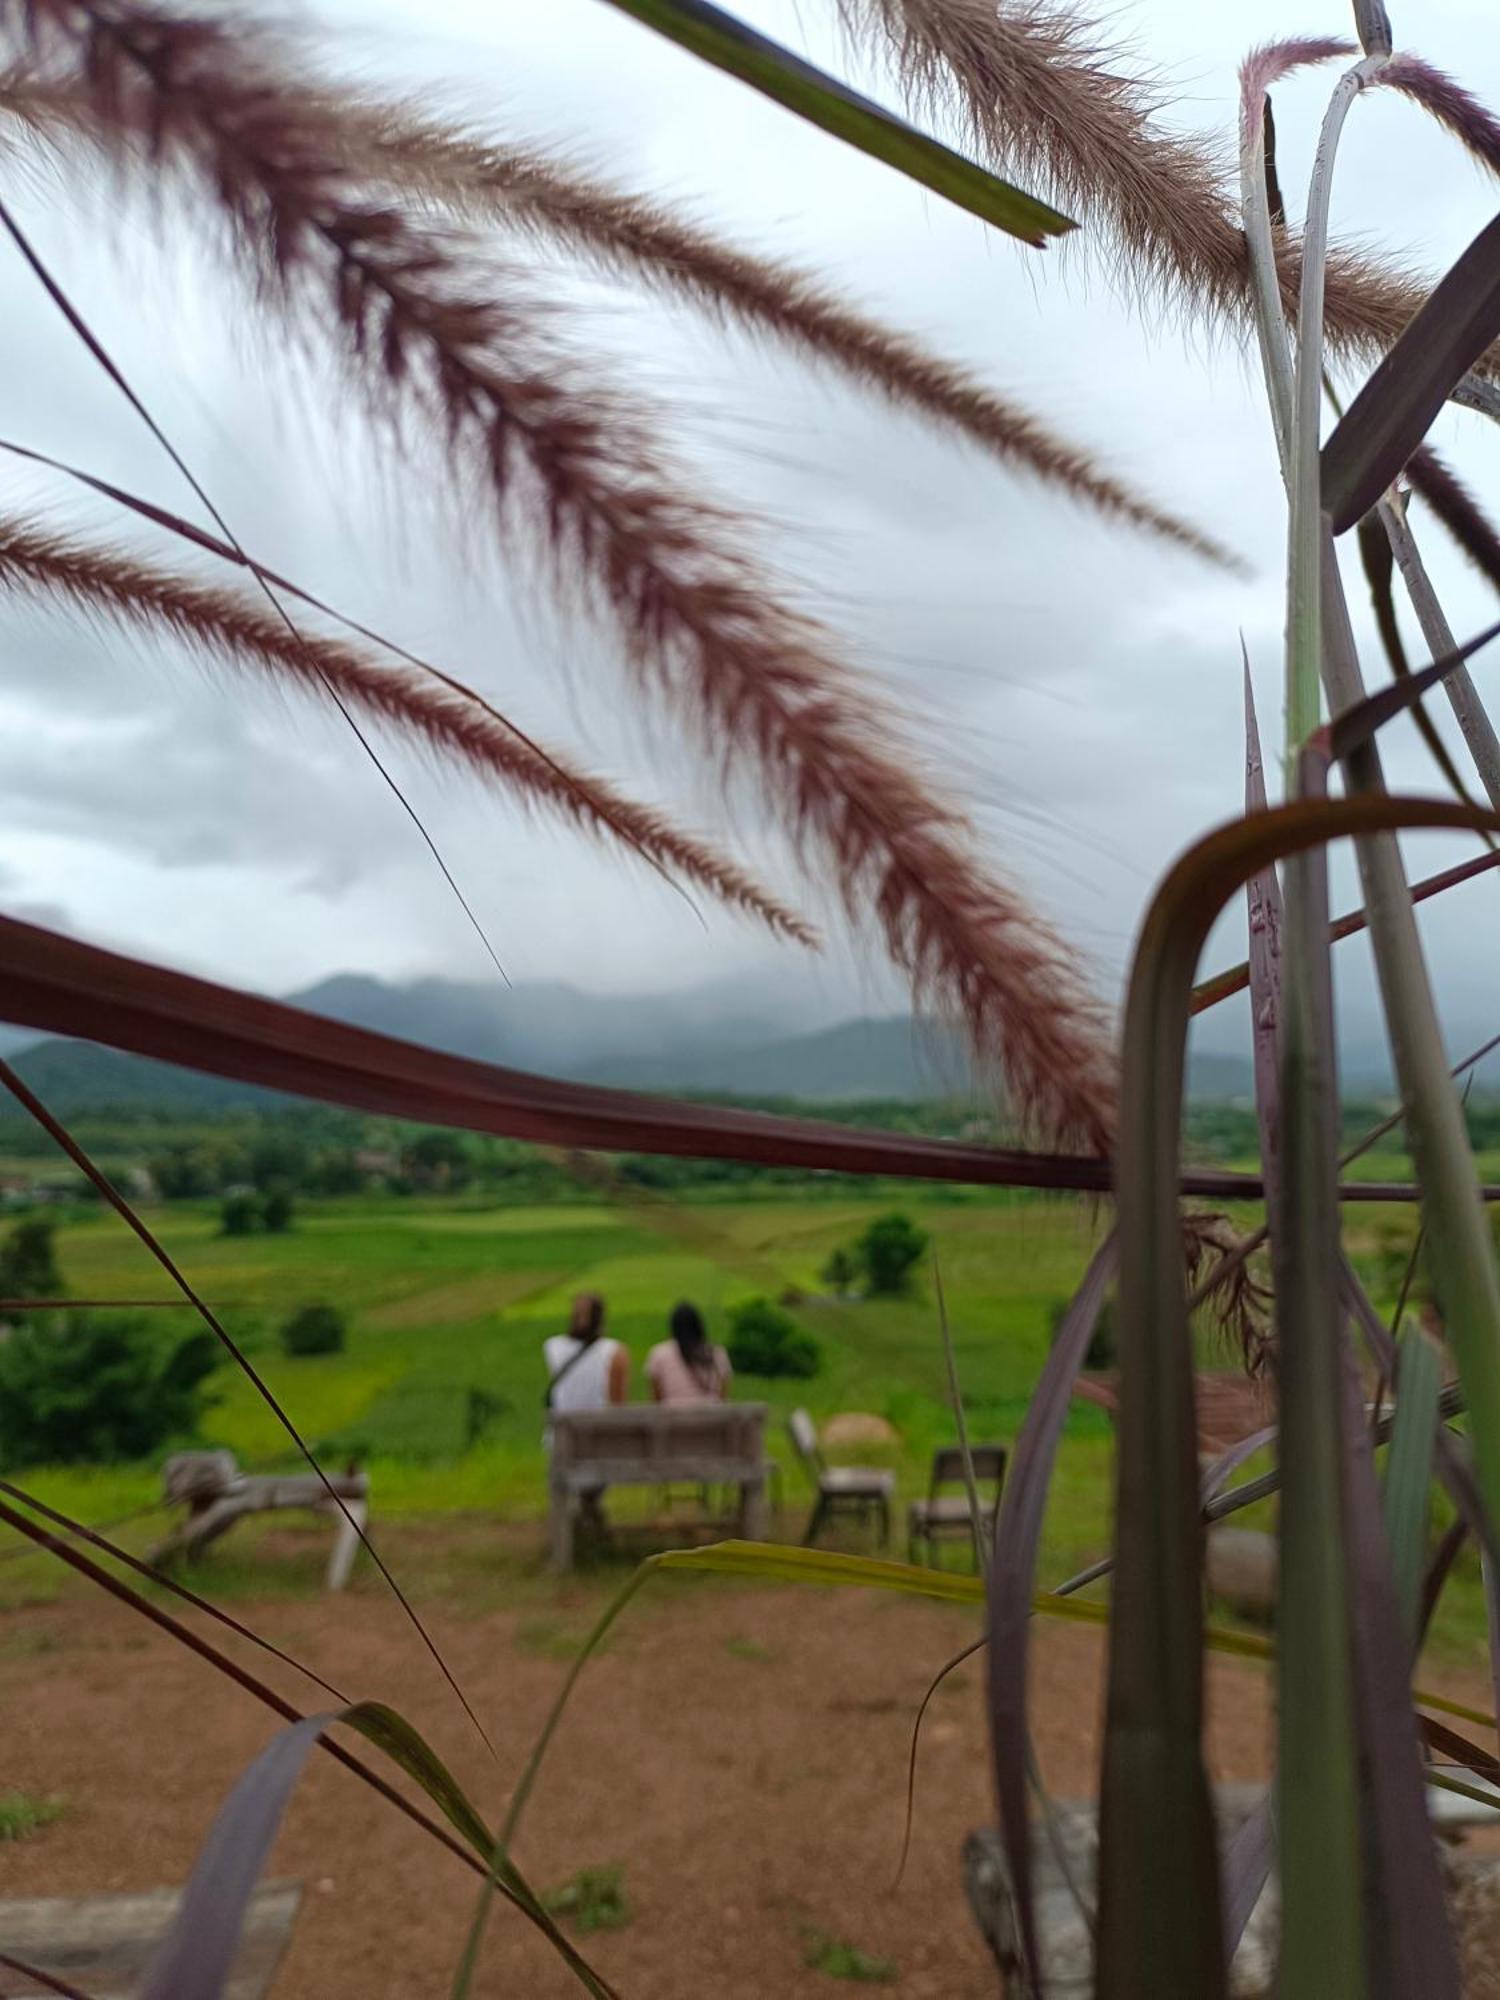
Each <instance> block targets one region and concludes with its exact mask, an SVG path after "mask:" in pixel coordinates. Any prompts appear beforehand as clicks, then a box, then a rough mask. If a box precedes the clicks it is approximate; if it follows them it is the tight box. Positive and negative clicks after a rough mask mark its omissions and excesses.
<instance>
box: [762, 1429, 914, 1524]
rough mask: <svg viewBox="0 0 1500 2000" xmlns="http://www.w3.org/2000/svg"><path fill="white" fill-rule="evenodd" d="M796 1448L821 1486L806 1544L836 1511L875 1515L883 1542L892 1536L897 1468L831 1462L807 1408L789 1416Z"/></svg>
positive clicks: (860, 1516) (863, 1518) (866, 1518)
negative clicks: (892, 1503) (822, 1447)
mask: <svg viewBox="0 0 1500 2000" xmlns="http://www.w3.org/2000/svg"><path fill="white" fill-rule="evenodd" d="M786 1427H787V1431H788V1434H789V1435H790V1437H791V1440H792V1449H793V1450H794V1451H795V1452H796V1454H797V1456H798V1458H799V1459H800V1460H801V1461H802V1469H803V1471H804V1472H806V1474H807V1476H808V1478H809V1479H810V1480H811V1481H812V1483H813V1485H814V1486H816V1488H817V1490H818V1497H817V1500H816V1501H815V1502H814V1504H813V1510H812V1515H811V1517H810V1518H809V1520H808V1523H807V1533H806V1534H805V1535H804V1536H803V1537H802V1541H803V1545H804V1546H805V1547H810V1546H811V1544H812V1543H814V1542H815V1541H816V1540H817V1539H818V1535H819V1533H820V1531H821V1530H822V1528H823V1526H824V1524H825V1522H827V1521H830V1520H831V1519H832V1518H833V1517H834V1515H836V1514H853V1515H854V1516H855V1517H856V1519H858V1520H859V1521H860V1522H861V1523H864V1522H867V1521H869V1520H870V1519H871V1518H872V1517H873V1518H874V1519H875V1520H877V1521H878V1522H879V1524H880V1545H881V1547H882V1548H885V1547H887V1546H888V1545H889V1543H890V1539H891V1495H892V1494H893V1493H894V1492H895V1490H896V1475H895V1473H894V1472H880V1471H878V1470H877V1469H876V1468H875V1467H874V1466H872V1465H829V1464H827V1463H826V1462H825V1460H824V1457H823V1453H822V1451H821V1450H820V1449H819V1446H818V1433H817V1429H816V1427H815V1425H814V1424H813V1420H812V1418H811V1417H810V1416H809V1415H808V1414H807V1412H806V1410H793V1411H792V1413H791V1415H790V1416H789V1417H788V1418H787V1420H786Z"/></svg>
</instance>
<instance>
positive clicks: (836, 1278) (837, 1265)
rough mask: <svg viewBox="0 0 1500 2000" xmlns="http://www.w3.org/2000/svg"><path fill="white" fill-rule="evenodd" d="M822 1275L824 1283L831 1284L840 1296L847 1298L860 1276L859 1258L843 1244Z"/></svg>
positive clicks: (824, 1267)
mask: <svg viewBox="0 0 1500 2000" xmlns="http://www.w3.org/2000/svg"><path fill="white" fill-rule="evenodd" d="M821 1275H822V1279H823V1283H824V1284H825V1285H829V1286H831V1287H832V1289H833V1291H834V1292H835V1294H836V1295H837V1296H838V1297H839V1298H841V1299H842V1298H847V1297H848V1295H849V1293H850V1292H852V1291H853V1290H854V1285H855V1280H856V1279H857V1278H858V1277H859V1260H858V1259H857V1258H856V1256H855V1255H854V1252H853V1251H852V1250H849V1249H846V1248H845V1247H844V1246H843V1245H842V1244H841V1245H840V1246H839V1248H838V1249H837V1250H835V1251H834V1252H833V1254H832V1256H831V1257H830V1258H829V1259H828V1262H827V1263H826V1264H825V1265H824V1266H823V1270H822V1274H821Z"/></svg>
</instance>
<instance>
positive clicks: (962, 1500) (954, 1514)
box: [906, 1444, 1005, 1563]
mask: <svg viewBox="0 0 1500 2000" xmlns="http://www.w3.org/2000/svg"><path fill="white" fill-rule="evenodd" d="M969 1456H970V1458H971V1459H972V1460H973V1462H974V1483H975V1485H976V1486H977V1487H978V1488H979V1501H980V1505H981V1507H982V1508H983V1509H984V1512H985V1515H986V1517H987V1519H988V1521H989V1524H990V1527H991V1528H993V1527H994V1525H995V1517H996V1515H998V1513H999V1512H1000V1495H1001V1492H1002V1491H1003V1489H1004V1486H1005V1447H1004V1445H1000V1444H977V1445H975V1446H974V1448H973V1450H972V1451H971V1452H970V1454H969ZM954 1486H956V1487H957V1488H958V1491H957V1493H956V1494H954V1493H945V1492H944V1491H943V1488H944V1487H954ZM989 1488H993V1496H992V1495H991V1493H990V1492H989V1491H987V1489H989ZM940 1541H961V1542H964V1543H966V1544H967V1546H968V1547H969V1549H970V1550H971V1551H972V1549H973V1547H974V1524H973V1522H972V1521H971V1520H970V1518H969V1488H968V1481H967V1480H966V1478H965V1476H964V1455H963V1453H962V1452H961V1451H960V1450H959V1448H958V1446H957V1445H952V1444H950V1445H944V1446H942V1447H941V1449H940V1450H938V1451H935V1452H934V1453H933V1454H932V1478H931V1481H930V1483H929V1485H928V1488H927V1498H926V1499H925V1500H913V1501H912V1503H911V1507H910V1509H909V1511H908V1513H907V1517H906V1546H907V1554H908V1555H909V1556H910V1558H911V1560H912V1561H913V1562H916V1561H917V1560H918V1556H917V1545H918V1543H919V1542H920V1543H924V1544H925V1545H926V1553H925V1555H923V1556H922V1558H921V1560H922V1561H923V1562H927V1563H930V1562H931V1561H932V1559H933V1556H934V1553H935V1551H936V1545H937V1543H938V1542H940Z"/></svg>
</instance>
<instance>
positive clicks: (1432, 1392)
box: [1383, 1321, 1443, 1652]
mask: <svg viewBox="0 0 1500 2000" xmlns="http://www.w3.org/2000/svg"><path fill="white" fill-rule="evenodd" d="M1400 1357H1401V1358H1400V1361H1399V1363H1398V1365H1397V1369H1396V1428H1395V1430H1394V1431H1393V1432H1392V1434H1391V1449H1390V1456H1389V1457H1388V1458H1387V1460H1386V1468H1385V1491H1384V1495H1383V1499H1384V1509H1385V1532H1386V1539H1387V1541H1389V1543H1390V1545H1391V1572H1392V1576H1393V1578H1394V1582H1395V1590H1396V1601H1397V1603H1398V1604H1399V1606H1400V1608H1401V1618H1402V1622H1403V1623H1404V1625H1405V1628H1406V1631H1407V1634H1408V1637H1409V1638H1410V1640H1411V1643H1412V1649H1413V1652H1415V1648H1416V1641H1417V1637H1418V1633H1419V1630H1420V1618H1421V1607H1422V1584H1423V1578H1424V1575H1425V1573H1426V1569H1427V1524H1428V1520H1429V1517H1430V1507H1429V1488H1430V1487H1431V1484H1432V1461H1433V1452H1434V1448H1435V1447H1434V1434H1435V1432H1436V1429H1437V1421H1438V1396H1439V1394H1440V1393H1441V1390H1442V1386H1443V1384H1442V1364H1441V1361H1440V1359H1439V1356H1438V1351H1437V1349H1436V1348H1435V1347H1434V1346H1433V1344H1432V1342H1431V1341H1430V1340H1429V1339H1428V1338H1427V1336H1426V1334H1425V1333H1424V1332H1423V1331H1422V1329H1421V1328H1420V1327H1419V1326H1418V1325H1417V1324H1416V1323H1415V1321H1408V1323H1407V1326H1406V1330H1405V1332H1404V1333H1403V1334H1402V1336H1401V1342H1400Z"/></svg>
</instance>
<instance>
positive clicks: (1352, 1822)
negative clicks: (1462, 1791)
mask: <svg viewBox="0 0 1500 2000" xmlns="http://www.w3.org/2000/svg"><path fill="white" fill-rule="evenodd" d="M1303 366H1304V367H1305V366H1306V357H1305V356H1304V358H1303ZM1294 436H1295V428H1294ZM1303 761H1304V766H1306V765H1309V764H1312V763H1313V762H1314V760H1312V759H1305V760H1303ZM1310 782H1311V784H1312V786H1313V788H1314V789H1313V791H1312V792H1310V790H1309V784H1310ZM1316 785H1317V780H1316V774H1315V771H1309V770H1308V769H1306V768H1304V770H1303V772H1302V773H1301V775H1300V782H1299V784H1298V786H1297V792H1298V795H1299V796H1304V797H1305V796H1310V795H1316ZM1284 893H1285V943H1284V959H1283V967H1284V972H1283V981H1282V1026H1281V1090H1280V1108H1281V1128H1282V1140H1283V1146H1282V1157H1281V1171H1280V1182H1279V1188H1278V1190H1277V1198H1276V1199H1275V1204H1274V1208H1273V1211H1272V1229H1271V1256H1272V1265H1273V1269H1274V1271H1275V1276H1276V1326H1277V1384H1278V1393H1279V1401H1280V1412H1281V1423H1280V1442H1279V1459H1280V1466H1281V1482H1282V1507H1281V1517H1280V1530H1281V1532H1280V1562H1279V1584H1278V1598H1277V1635H1278V1646H1277V1690H1278V1698H1277V1704H1276V1713H1277V1749H1276V1770H1277V1837H1278V1843H1279V1848H1280V1855H1281V1885H1282V1890H1281V1893H1282V1923H1281V1955H1280V1960H1279V1966H1278V1991H1279V1992H1280V1993H1281V1994H1282V1995H1284V1996H1285V2000H1359V1996H1361V1995H1363V1994H1364V1993H1365V1991H1366V1984H1365V1972H1364V1936H1363V1924H1362V1913H1361V1871H1360V1838H1359V1781H1358V1764H1357V1754H1356V1738H1355V1725H1354V1702H1353V1662H1352V1660H1351V1657H1350V1630H1351V1627H1350V1609H1351V1606H1350V1594H1349V1575H1348V1567H1347V1561H1346V1556H1345V1549H1344V1537H1343V1523H1342V1509H1341V1505H1340V1493H1339V1465H1340V1461H1341V1457H1342V1444H1341V1433H1340V1420H1339V1408H1340V1384H1339V1353H1338V1344H1337V1329H1338V1257H1337V1246H1338V1231H1339V1223H1338V1205H1337V1201H1336V1199H1335V1197H1334V1195H1333V1189H1334V1187H1335V1186H1336V1184H1337V1180H1338V1170H1337V1166H1336V1164H1335V1155H1336V1150H1337V1143H1336V1142H1337V1132H1338V1115H1337V1088H1336V1083H1335V1071H1334V1057H1333V1005H1332V987H1331V981H1330V974H1329V956H1328V941H1327V932H1328V863H1327V855H1326V852H1325V851H1324V850H1321V849H1319V850H1317V851H1316V852H1306V853H1302V854H1299V855H1295V856H1294V857H1293V858H1292V859H1291V860H1289V861H1288V862H1287V864H1286V868H1285V891H1284Z"/></svg>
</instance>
